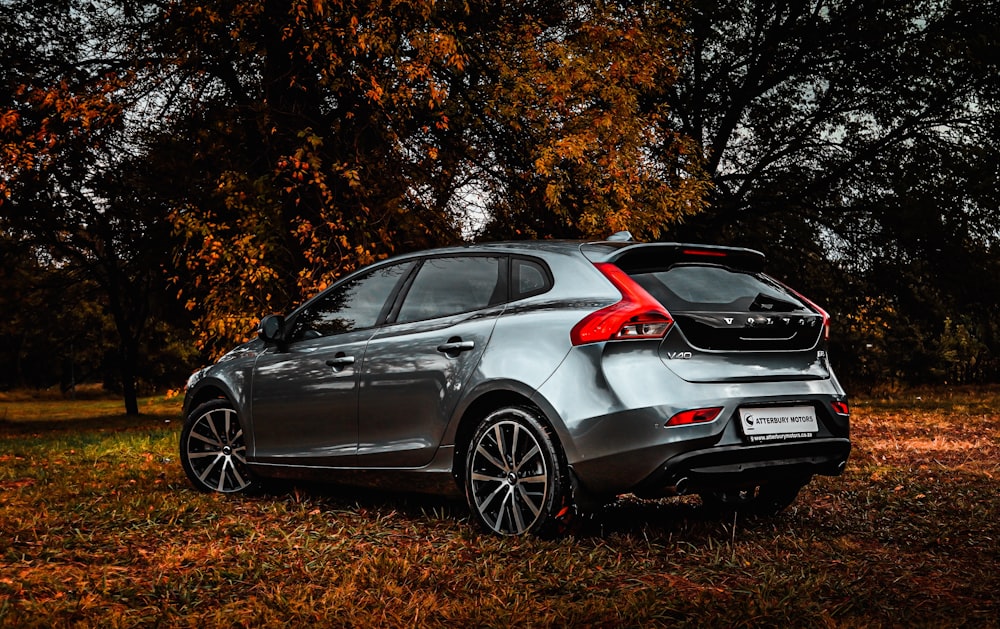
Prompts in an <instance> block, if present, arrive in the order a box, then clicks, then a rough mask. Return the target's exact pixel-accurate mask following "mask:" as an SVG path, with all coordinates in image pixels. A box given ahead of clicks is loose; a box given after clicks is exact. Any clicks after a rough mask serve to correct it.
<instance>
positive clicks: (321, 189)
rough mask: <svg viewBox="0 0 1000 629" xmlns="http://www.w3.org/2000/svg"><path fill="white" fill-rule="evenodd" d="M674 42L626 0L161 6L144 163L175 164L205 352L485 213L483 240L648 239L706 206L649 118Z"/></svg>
mask: <svg viewBox="0 0 1000 629" xmlns="http://www.w3.org/2000/svg"><path fill="white" fill-rule="evenodd" d="M676 31H677V26H676V24H675V23H674V22H672V21H671V20H670V19H669V14H667V13H665V12H662V11H657V12H654V13H652V14H647V13H644V12H642V11H640V10H639V9H635V8H632V5H631V3H608V4H599V5H593V4H592V3H583V2H571V1H568V0H564V1H561V2H554V3H535V2H523V3H516V4H511V5H507V4H503V3H500V4H494V3H486V4H475V5H470V4H468V3H464V2H432V1H430V0H426V1H415V2H408V3H390V4H386V3H383V2H297V1H291V0H267V1H265V2H262V3H256V4H246V3H238V2H229V1H212V2H179V3H177V4H175V5H171V7H170V9H169V10H168V12H167V14H166V19H165V20H164V22H163V27H162V29H161V30H159V31H157V37H158V41H159V44H158V50H160V51H161V53H162V54H163V55H164V59H165V60H166V61H168V62H169V65H167V66H166V67H167V68H168V69H169V70H170V73H171V74H172V76H173V77H174V78H173V79H170V81H173V82H174V83H175V84H176V85H178V86H181V85H183V86H185V87H184V89H179V90H178V91H177V92H176V93H175V94H174V97H173V98H174V100H173V101H172V102H171V103H170V104H169V110H170V111H171V112H172V113H171V116H172V117H173V118H174V120H175V123H174V124H172V125H170V126H169V127H166V128H164V129H163V132H162V134H161V135H160V136H159V137H158V139H157V141H156V142H154V143H153V144H152V145H151V149H150V150H151V155H153V156H155V157H154V159H155V160H157V161H158V162H160V163H164V164H173V165H175V166H176V167H177V169H176V170H168V171H167V172H168V176H169V178H170V181H171V190H172V191H174V192H173V194H172V195H170V194H169V193H168V198H169V204H171V205H172V206H173V207H174V208H175V211H174V214H173V220H174V223H175V225H176V227H177V229H178V232H179V234H180V235H181V237H182V238H183V239H184V241H185V243H186V251H187V254H186V255H185V260H186V262H187V264H188V269H187V273H189V274H190V277H191V282H190V286H187V287H185V288H183V291H184V297H185V299H187V300H188V302H187V303H188V304H189V305H190V307H191V308H192V309H194V310H195V311H197V312H198V313H200V314H199V322H200V324H199V325H200V326H201V333H202V341H203V343H204V344H205V345H206V346H207V347H210V348H211V349H213V350H214V351H216V352H218V351H221V350H222V349H223V348H224V347H225V346H227V345H229V344H231V343H232V342H233V341H238V340H242V339H244V338H246V337H247V336H248V334H249V333H250V332H251V330H252V329H253V324H254V322H255V319H256V317H257V316H259V314H260V313H262V312H267V311H283V310H285V309H287V308H289V307H290V306H291V305H292V304H294V303H295V302H297V301H300V300H301V299H302V298H303V297H304V296H307V295H309V294H311V293H313V292H315V291H316V290H319V289H320V288H322V287H324V286H326V285H327V284H328V283H329V282H331V281H332V280H333V279H335V278H336V277H338V276H340V275H342V274H344V273H346V272H349V271H351V270H352V269H354V268H356V267H357V266H359V265H361V264H365V263H367V262H371V261H373V260H375V259H378V258H381V257H384V256H386V255H388V254H390V253H392V252H395V251H403V250H408V249H414V248H420V247H425V246H429V245H435V244H445V243H455V242H459V241H460V240H461V239H462V237H463V233H465V234H469V233H471V232H473V231H474V228H475V225H473V224H470V221H469V216H468V207H469V206H470V205H474V204H476V203H477V202H478V203H479V204H480V205H482V208H483V211H484V212H485V217H484V219H483V220H482V222H484V223H485V224H486V225H487V228H486V230H485V231H486V233H488V234H489V235H493V236H496V235H503V236H513V235H517V234H520V235H522V236H523V235H537V236H559V235H566V234H573V235H579V234H583V233H586V234H596V233H600V234H606V233H608V231H609V230H613V229H619V228H623V227H625V226H626V225H628V226H631V227H633V228H634V229H638V230H641V231H645V232H648V233H651V234H655V233H657V232H658V231H659V230H661V229H662V227H663V226H664V225H666V224H670V223H671V222H672V221H674V220H677V219H678V218H679V217H681V216H684V215H686V214H690V213H693V212H695V211H697V210H698V209H699V207H700V199H701V196H702V195H703V192H704V189H705V183H704V180H703V178H702V177H701V176H700V175H701V171H700V170H699V166H698V162H697V159H696V157H695V153H696V151H695V150H694V148H693V147H692V146H691V145H690V143H689V142H687V141H686V140H684V139H683V138H681V137H680V136H678V135H676V134H672V133H670V132H669V131H668V130H667V129H666V128H665V127H663V126H662V122H663V112H662V111H660V110H658V109H657V110H650V111H648V112H644V113H643V114H642V115H641V116H640V115H639V113H640V112H639V109H638V103H639V101H640V97H641V95H642V94H643V93H644V92H645V91H647V90H649V89H650V88H651V87H652V85H653V83H654V81H655V80H661V79H663V77H664V76H667V75H669V74H670V69H671V67H672V64H673V63H674V61H675V58H674V55H675V54H676V50H677V45H676V44H675V43H674V42H672V41H671V39H670V37H671V36H672V35H673V34H675V33H676ZM169 51H181V52H179V53H177V54H175V55H173V56H171V55H170V53H169ZM164 119H166V116H164ZM653 139H656V140H657V141H658V142H659V143H660V144H659V146H660V147H661V148H662V150H661V151H660V153H659V154H657V155H652V154H650V153H649V151H647V150H646V147H648V146H649V145H650V142H651V140H653ZM668 139H669V141H668ZM233 147H242V148H241V150H238V151H234V150H233ZM176 156H188V159H187V160H183V159H177V158H176ZM665 156H666V157H665Z"/></svg>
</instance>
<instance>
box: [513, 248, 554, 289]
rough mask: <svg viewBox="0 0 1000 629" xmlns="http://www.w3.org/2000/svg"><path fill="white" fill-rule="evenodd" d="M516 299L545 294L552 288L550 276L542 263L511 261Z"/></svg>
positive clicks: (520, 259) (517, 259)
mask: <svg viewBox="0 0 1000 629" xmlns="http://www.w3.org/2000/svg"><path fill="white" fill-rule="evenodd" d="M511 276H512V278H513V282H514V299H520V298H521V297H528V296H530V295H537V294H539V293H544V292H545V291H547V290H549V288H551V287H552V283H551V281H550V280H549V274H548V272H547V271H546V270H545V267H544V266H542V263H541V262H536V261H535V260H525V259H522V258H514V259H513V260H511Z"/></svg>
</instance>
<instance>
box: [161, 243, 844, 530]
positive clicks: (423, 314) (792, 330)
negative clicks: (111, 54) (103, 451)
mask: <svg viewBox="0 0 1000 629" xmlns="http://www.w3.org/2000/svg"><path fill="white" fill-rule="evenodd" d="M763 265H764V256H763V255H762V254H761V253H759V252H757V251H753V250H749V249H741V248H733V247H716V246H707V245H691V244H676V243H655V244H641V243H635V242H630V241H610V240H609V241H606V242H568V241H538V242H507V243H494V244H479V245H471V246H465V247H455V248H448V249H438V250H433V251H424V252H419V253H413V254H410V255H405V256H400V257H396V258H392V259H389V260H385V261H383V262H380V263H377V264H374V265H372V266H369V267H366V268H364V269H361V270H359V271H357V272H355V273H353V274H352V275H350V276H347V277H345V278H344V279H343V280H341V281H340V282H338V283H337V284H335V285H334V286H332V287H331V288H329V289H328V290H326V291H324V292H322V293H320V294H319V295H317V296H316V297H314V298H312V299H311V300H309V301H308V302H306V303H305V304H303V305H302V306H300V307H299V308H298V309H296V310H295V311H293V312H292V313H290V314H289V315H288V316H280V315H271V316H268V317H265V318H264V319H263V320H262V321H261V323H260V328H259V338H257V339H255V340H253V341H250V342H249V343H246V344H244V345H241V346H239V347H237V348H235V349H233V350H232V351H230V352H229V353H228V354H226V355H225V356H223V357H222V358H221V359H220V360H219V361H218V362H217V363H216V364H214V365H211V366H209V367H206V368H204V369H202V370H200V371H198V372H197V373H195V374H194V375H192V376H191V378H190V380H189V382H188V387H187V394H186V397H185V400H184V412H185V416H186V421H185V424H184V428H183V432H182V435H181V444H180V455H181V461H182V464H183V467H184V470H185V472H186V473H187V475H188V476H189V477H190V479H191V481H192V483H194V485H195V487H197V488H198V489H200V490H204V491H217V492H225V493H236V492H246V491H248V490H252V489H254V488H255V487H256V486H257V485H258V483H259V482H260V481H261V479H264V478H293V479H312V480H330V481H336V482H341V483H348V484H355V485H357V484H360V485H372V486H378V487H386V486H389V487H394V488H404V489H409V490H414V491H423V492H438V493H458V494H461V495H464V496H465V498H466V500H467V501H468V504H469V508H470V510H471V513H472V516H473V517H474V519H475V520H477V521H478V523H479V524H480V525H482V526H483V527H484V528H485V529H486V530H487V531H491V532H494V533H498V534H502V535H520V534H523V533H537V534H546V533H553V532H558V531H559V530H562V529H563V528H564V527H565V526H566V524H567V523H568V522H569V520H570V519H571V518H572V517H573V515H574V514H575V513H576V512H577V508H578V507H580V508H584V509H590V508H593V507H595V506H597V505H600V504H602V503H604V502H607V501H609V500H611V499H613V498H614V497H615V496H616V495H619V494H623V493H635V494H637V495H640V496H669V495H680V494H687V493H697V494H699V495H700V496H701V498H702V500H703V501H704V503H705V504H706V506H708V507H711V508H713V509H722V510H727V511H729V510H735V511H743V512H751V513H757V514H767V513H775V512H777V511H779V510H781V509H783V508H784V507H786V506H787V505H788V504H790V503H791V502H792V501H793V500H794V499H795V496H796V495H797V494H798V491H799V489H800V488H801V487H802V486H803V485H805V484H806V483H807V482H809V480H810V479H811V478H812V476H813V475H815V474H823V475H838V474H840V473H841V472H842V471H843V470H844V465H845V464H846V462H847V458H848V454H849V452H850V448H851V446H850V440H849V436H848V432H849V426H848V425H849V408H848V402H847V397H846V396H845V394H844V391H843V389H842V388H841V386H840V385H839V383H838V382H837V379H836V377H835V376H834V374H833V372H832V370H831V368H830V363H829V360H828V357H827V351H826V344H827V337H828V334H829V319H828V316H827V314H826V313H825V312H824V311H823V310H822V309H821V308H819V307H818V306H816V305H815V304H813V303H812V302H810V301H809V300H808V299H806V298H805V297H803V296H802V295H800V294H798V293H797V292H795V291H794V290H792V289H790V288H788V287H787V286H785V285H784V284H782V283H781V282H779V281H777V280H774V279H772V278H770V277H768V276H767V275H765V274H763V273H762V267H763Z"/></svg>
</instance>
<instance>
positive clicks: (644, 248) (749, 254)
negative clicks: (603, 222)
mask: <svg viewBox="0 0 1000 629" xmlns="http://www.w3.org/2000/svg"><path fill="white" fill-rule="evenodd" d="M581 251H582V252H583V254H584V255H585V256H587V258H588V259H589V260H590V261H591V262H611V263H612V264H615V265H616V266H618V267H619V268H620V269H622V270H623V271H626V272H630V273H642V272H646V271H657V270H660V271H662V270H664V269H666V268H669V267H671V266H673V265H675V264H680V263H684V262H700V263H702V264H704V263H709V264H719V265H722V266H727V267H729V268H733V269H738V270H741V271H749V272H752V273H757V272H760V271H761V270H763V268H764V254H763V253H761V252H760V251H756V250H754V249H744V248H743V247H719V246H716V245H698V244H689V243H678V242H657V243H641V244H639V243H626V242H594V243H587V244H585V245H583V246H582V247H581Z"/></svg>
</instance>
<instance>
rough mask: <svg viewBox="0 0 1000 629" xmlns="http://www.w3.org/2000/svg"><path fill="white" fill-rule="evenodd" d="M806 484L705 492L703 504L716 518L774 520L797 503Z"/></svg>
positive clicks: (798, 483) (785, 484)
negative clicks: (748, 516) (738, 515)
mask: <svg viewBox="0 0 1000 629" xmlns="http://www.w3.org/2000/svg"><path fill="white" fill-rule="evenodd" d="M803 485H805V482H791V483H788V482H785V483H768V484H766V485H757V486H756V487H748V488H741V489H728V490H720V491H706V492H702V493H701V494H700V495H701V502H702V504H703V505H704V506H705V508H706V509H708V510H709V511H710V512H712V513H715V514H720V515H723V514H731V513H737V514H740V515H755V516H772V515H776V514H778V513H780V512H782V511H784V510H785V509H786V508H787V507H788V506H789V505H791V504H792V503H793V502H795V498H796V497H797V496H798V495H799V490H800V489H801V488H802V486H803Z"/></svg>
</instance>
